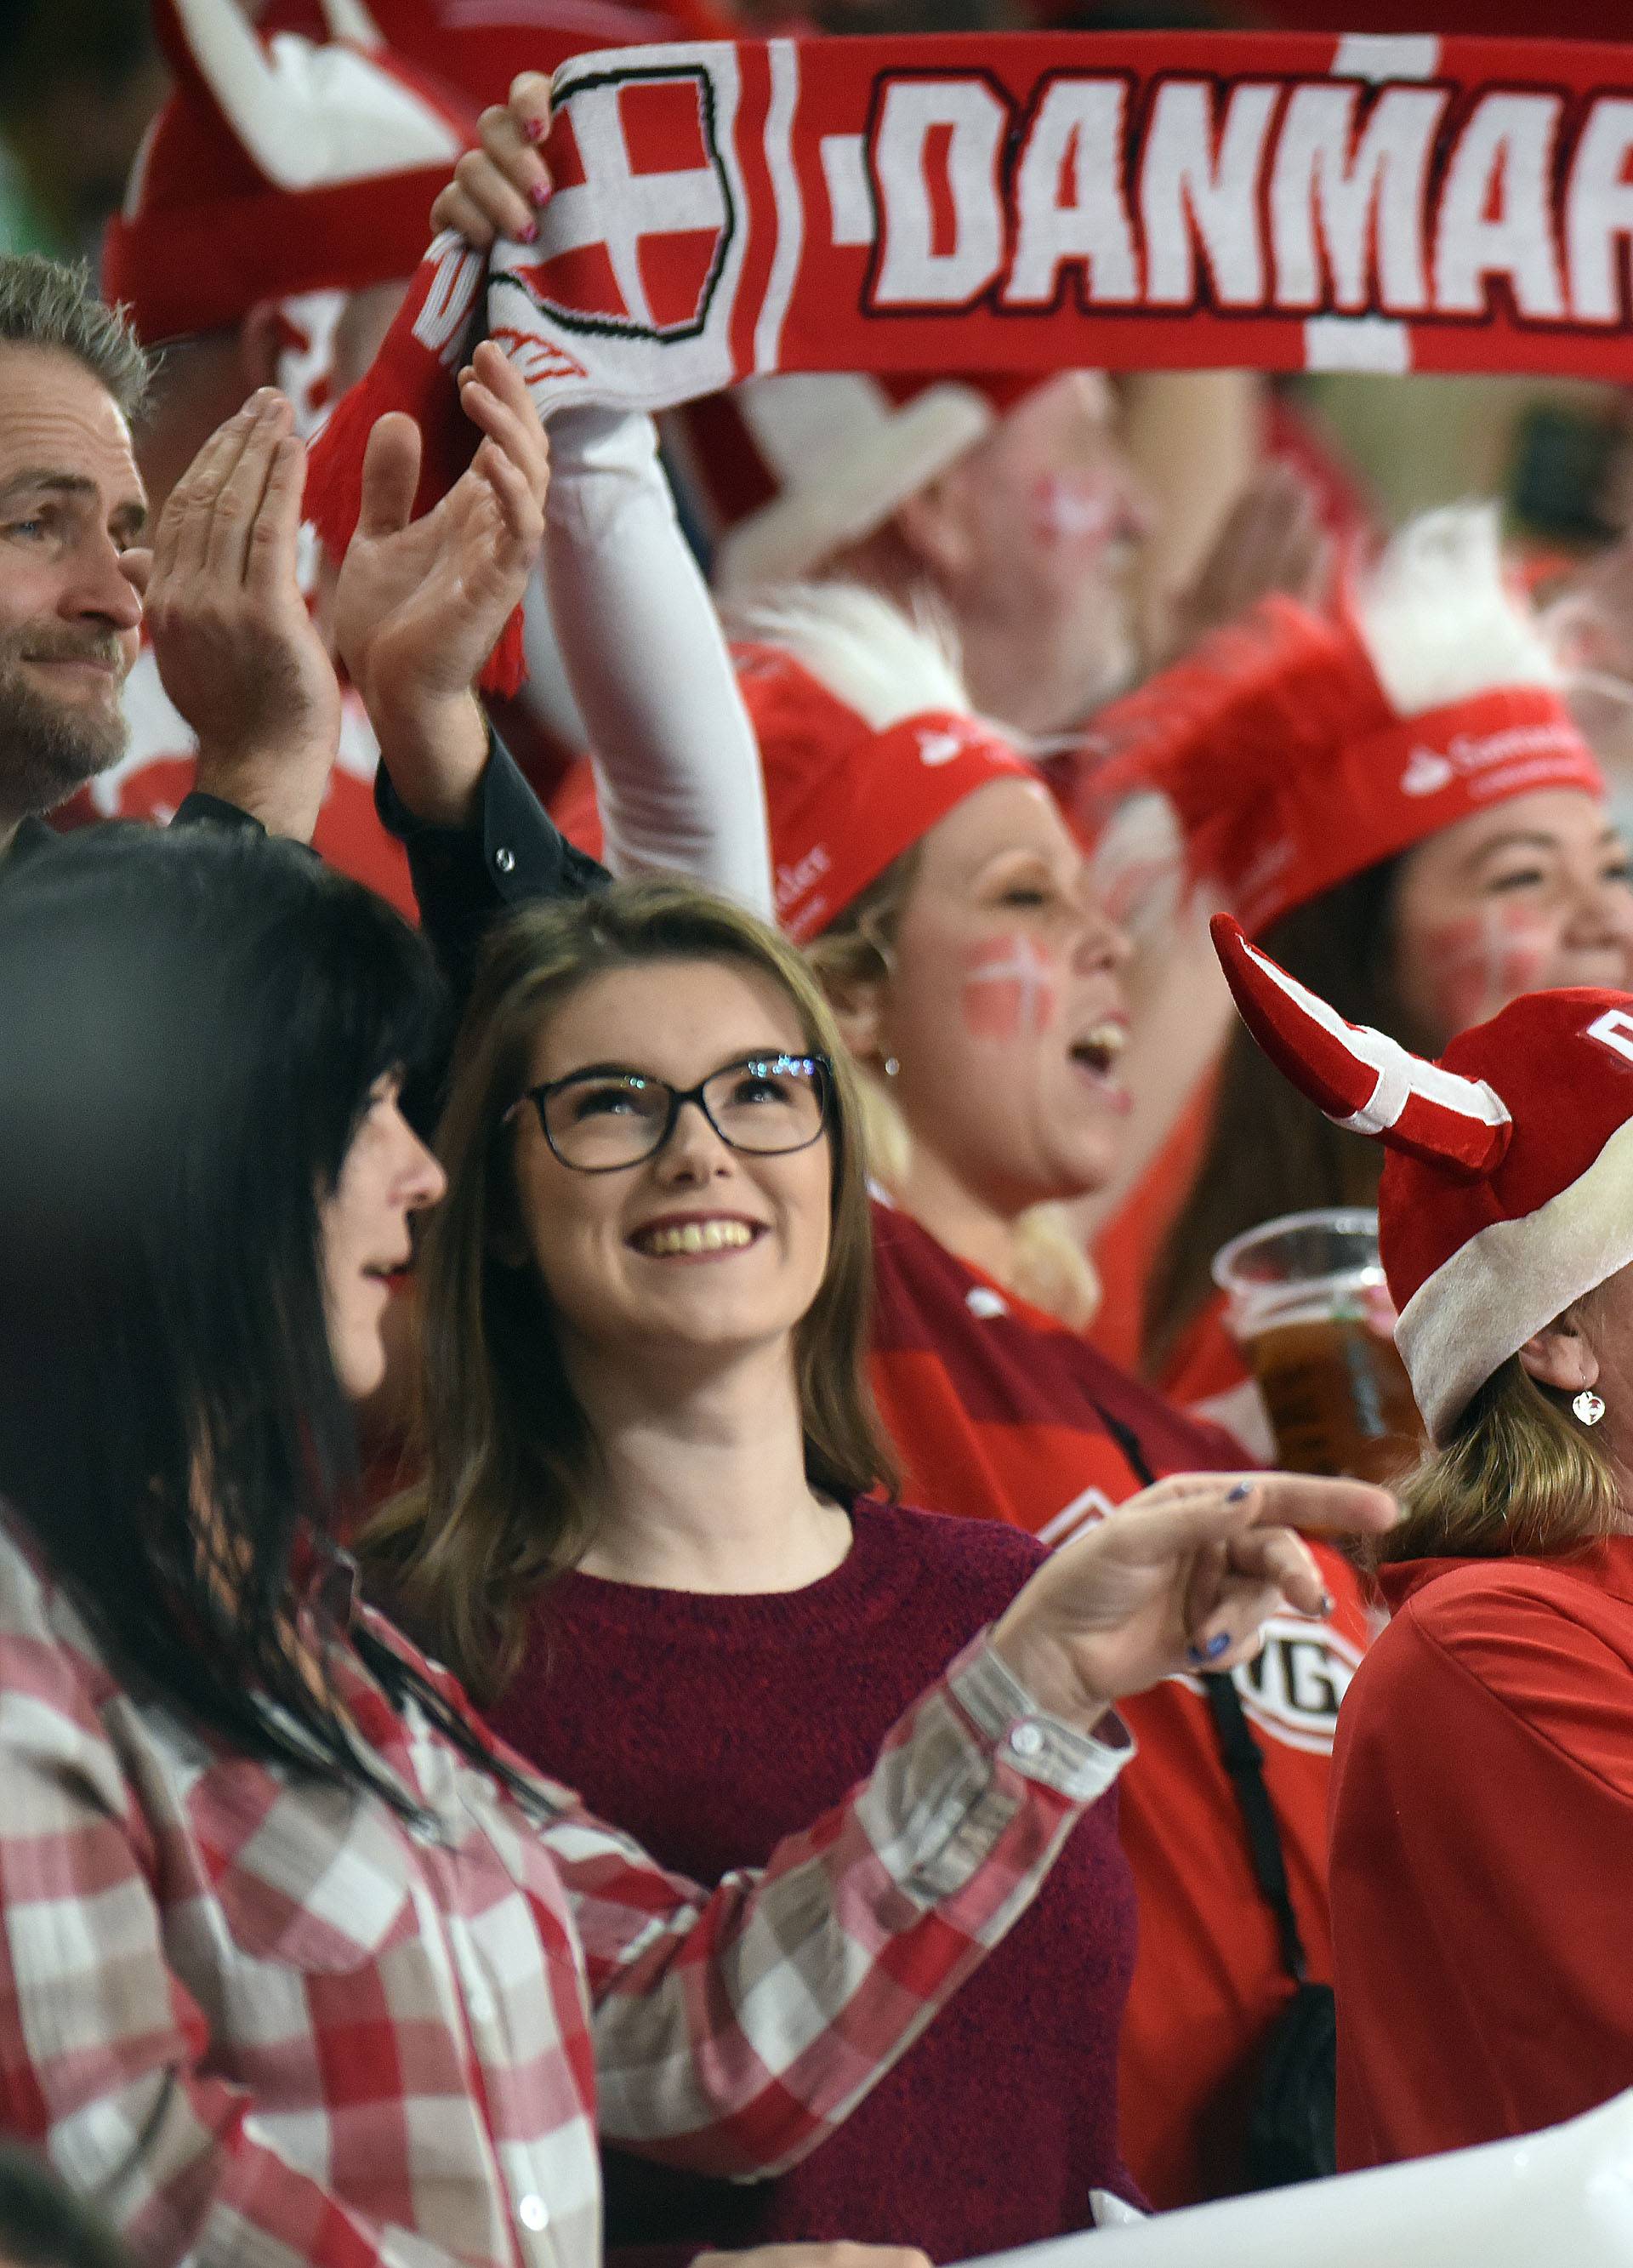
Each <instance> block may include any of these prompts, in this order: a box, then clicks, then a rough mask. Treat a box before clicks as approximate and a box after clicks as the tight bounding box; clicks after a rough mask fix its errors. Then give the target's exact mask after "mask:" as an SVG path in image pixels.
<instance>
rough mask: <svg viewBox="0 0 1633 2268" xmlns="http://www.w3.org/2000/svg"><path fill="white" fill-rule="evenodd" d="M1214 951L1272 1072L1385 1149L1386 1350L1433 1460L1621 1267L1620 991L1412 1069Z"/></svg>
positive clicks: (1632, 1086) (1473, 1035)
mask: <svg viewBox="0 0 1633 2268" xmlns="http://www.w3.org/2000/svg"><path fill="white" fill-rule="evenodd" d="M1213 938H1214V944H1215V946H1216V947H1217V951H1218V955H1219V959H1220V961H1221V963H1222V964H1223V966H1224V969H1225V977H1226V980H1227V982H1228V983H1229V984H1230V988H1231V990H1232V994H1233V995H1234V997H1235V1000H1236V1005H1237V1006H1238V1008H1239V1010H1240V1011H1241V1014H1242V1018H1243V1020H1244V1021H1245V1022H1246V1024H1247V1028H1248V1030H1249V1031H1250V1032H1251V1033H1252V1034H1253V1035H1254V1039H1255V1040H1256V1041H1257V1042H1259V1045H1260V1046H1261V1047H1262V1049H1264V1051H1265V1053H1266V1055H1268V1056H1269V1058H1270V1060H1271V1062H1272V1063H1273V1064H1276V1068H1277V1070H1278V1071H1282V1072H1284V1074H1285V1076H1286V1077H1287V1078H1288V1079H1291V1081H1292V1083H1293V1085H1294V1086H1297V1087H1298V1088H1299V1089H1300V1090H1301V1092H1302V1093H1304V1094H1307V1095H1308V1096H1309V1098H1310V1100H1311V1101H1313V1103H1315V1104H1316V1105H1317V1106H1318V1107H1319V1108H1320V1109H1321V1110H1323V1111H1325V1113H1326V1114H1327V1116H1328V1117H1329V1118H1330V1119H1332V1120H1333V1121H1334V1123H1335V1124H1336V1125H1339V1126H1344V1127H1348V1128H1350V1129H1351V1130H1353V1131H1354V1132H1356V1133H1357V1134H1369V1135H1372V1137H1374V1138H1375V1139H1377V1140H1379V1141H1380V1142H1382V1143H1384V1144H1385V1145H1387V1149H1388V1152H1389V1155H1388V1157H1387V1160H1385V1163H1384V1171H1383V1178H1382V1181H1381V1182H1380V1184H1379V1192H1378V1218H1379V1243H1380V1246H1381V1248H1382V1255H1383V1263H1384V1272H1385V1274H1386V1275H1387V1278H1388V1280H1389V1291H1390V1295H1391V1297H1392V1298H1393V1299H1394V1303H1395V1306H1396V1308H1397V1309H1398V1310H1399V1313H1400V1321H1399V1322H1398V1323H1397V1325H1396V1327H1395V1343H1396V1344H1397V1345H1398V1346H1399V1348H1400V1350H1401V1359H1403V1361H1404V1362H1405V1364H1406V1367H1407V1370H1408V1372H1409V1375H1410V1377H1411V1381H1412V1391H1413V1393H1414V1394H1415V1395H1416V1398H1417V1406H1418V1408H1419V1410H1421V1411H1422V1412H1423V1422H1424V1424H1425V1425H1427V1426H1428V1428H1429V1433H1430V1438H1431V1440H1434V1441H1436V1442H1438V1443H1441V1444H1442V1445H1444V1443H1445V1441H1446V1440H1448V1439H1449V1437H1450V1435H1451V1433H1452V1432H1453V1428H1454V1426H1455V1425H1456V1423H1457V1420H1458V1418H1460V1416H1461V1414H1462V1412H1463V1411H1464V1410H1465V1409H1467V1405H1468V1402H1469V1399H1470V1397H1471V1396H1472V1395H1474V1394H1475V1392H1476V1391H1477V1389H1478V1388H1480V1387H1481V1386H1482V1385H1483V1384H1484V1383H1485V1381H1486V1380H1487V1379H1488V1378H1490V1376H1491V1374H1492V1373H1493V1372H1494V1371H1495V1370H1497V1368H1498V1367H1499V1366H1501V1365H1502V1364H1503V1363H1504V1362H1506V1361H1507V1359H1508V1358H1509V1357H1510V1356H1511V1355H1513V1354H1517V1353H1518V1352H1519V1349H1520V1348H1521V1347H1522V1346H1524V1344H1526V1340H1527V1339H1528V1338H1530V1337H1532V1336H1533V1334H1534V1333H1535V1332H1537V1331H1540V1330H1541V1329H1543V1328H1544V1326H1545V1325H1547V1324H1548V1323H1551V1322H1553V1321H1554V1319H1555V1317H1556V1315H1560V1314H1563V1312H1564V1310H1565V1309H1566V1308H1567V1307H1570V1303H1571V1301H1572V1300H1579V1299H1581V1298H1582V1297H1583V1295H1584V1294H1585V1292H1591V1291H1593V1288H1594V1286H1595V1285H1599V1284H1602V1283H1603V1282H1604V1281H1605V1279H1606V1278H1607V1277H1610V1276H1614V1275H1615V1273H1616V1271H1617V1270H1618V1269H1622V1268H1625V1267H1627V1266H1628V1265H1629V1263H1633V993H1626V992H1597V991H1586V990H1575V991H1559V992H1529V993H1526V995H1525V996H1524V997H1523V998H1520V999H1519V1000H1514V1001H1511V1002H1510V1004H1509V1005H1508V1006H1507V1007H1506V1008H1504V1009H1503V1010H1502V1011H1501V1013H1499V1014H1497V1015H1496V1016H1493V1017H1492V1018H1491V1020H1490V1022H1489V1023H1484V1024H1476V1025H1475V1026H1474V1027H1473V1028H1472V1029H1471V1030H1469V1031H1467V1032H1461V1033H1460V1034H1459V1035H1458V1036H1457V1038H1456V1039H1454V1040H1453V1042H1452V1043H1451V1045H1450V1046H1449V1047H1448V1048H1447V1049H1446V1051H1445V1054H1444V1056H1442V1057H1441V1058H1440V1061H1439V1062H1438V1064H1433V1063H1426V1062H1424V1061H1423V1059H1422V1057H1417V1056H1415V1055H1412V1054H1411V1053H1410V1052H1409V1050H1408V1049H1405V1048H1403V1047H1401V1046H1400V1045H1399V1044H1398V1042H1395V1041H1394V1040H1392V1039H1389V1038H1387V1037H1386V1036H1385V1035H1384V1034H1383V1033H1381V1032H1375V1031H1372V1030H1371V1029H1369V1028H1368V1027H1366V1026H1365V1025H1359V1024H1351V1023H1348V1022H1346V1021H1345V1020H1344V1019H1343V1018H1342V1016H1340V1015H1339V1014H1338V1013H1336V1012H1335V1010H1334V1009H1333V1008H1331V1007H1329V1006H1328V1004H1327V1002H1326V1001H1325V1000H1322V999H1320V998H1318V996H1317V995H1316V994H1315V993H1313V992H1312V991H1311V990H1309V989H1308V988H1307V987H1306V986H1305V985H1303V984H1300V983H1298V981H1297V979H1296V978H1294V977H1291V976H1289V975H1288V973H1287V971H1286V970H1285V969H1284V968H1279V967H1278V966H1277V964H1276V962H1275V961H1272V960H1271V959H1270V958H1269V955H1268V954H1264V953H1262V952H1261V951H1260V949H1259V948H1258V946H1254V945H1250V944H1249V943H1248V941H1247V938H1246V937H1245V936H1244V935H1243V933H1242V931H1241V928H1240V927H1239V924H1237V923H1235V922H1234V921H1232V920H1231V919H1230V918H1229V917H1228V916H1225V915H1220V916H1217V917H1216V918H1215V920H1214V923H1213ZM1562 1097H1567V1098H1568V1099H1569V1101H1568V1107H1566V1108H1562V1105H1561V1098H1562Z"/></svg>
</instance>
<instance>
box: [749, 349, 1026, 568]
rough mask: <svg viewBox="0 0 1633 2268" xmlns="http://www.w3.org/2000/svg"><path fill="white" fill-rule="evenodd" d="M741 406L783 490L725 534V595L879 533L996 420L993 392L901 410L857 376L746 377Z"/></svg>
mask: <svg viewBox="0 0 1633 2268" xmlns="http://www.w3.org/2000/svg"><path fill="white" fill-rule="evenodd" d="M737 406H738V408H739V410H740V412H741V414H742V416H743V419H744V422H745V423H746V424H747V427H748V429H749V431H750V432H751V433H752V434H753V436H754V443H755V446H756V447H757V448H758V449H759V451H760V453H761V456H762V457H763V458H764V459H765V460H766V463H767V465H768V466H769V468H770V469H771V471H772V472H773V473H774V474H775V475H776V478H777V480H778V482H779V483H780V485H781V491H782V492H781V494H780V495H779V496H777V497H776V498H775V499H774V500H773V501H772V502H771V503H770V504H762V505H761V507H760V509H759V510H758V511H757V512H750V513H749V514H748V515H747V518H746V519H742V520H740V521H739V523H738V525H737V526H736V527H734V528H732V530H731V532H730V533H729V534H726V535H725V536H723V537H722V539H721V541H720V545H719V549H718V550H717V553H716V556H715V581H716V584H717V587H718V588H719V589H720V590H722V591H725V592H732V591H740V590H742V589H744V588H745V587H746V586H747V585H749V584H751V583H774V582H783V581H790V580H796V579H798V578H799V577H800V576H803V575H809V574H810V573H811V572H812V571H813V569H815V568H817V567H820V565H821V564H822V563H823V561H824V560H826V559H828V558H830V557H831V556H833V554H834V553H835V551H839V550H842V549H843V548H844V547H845V545H846V544H849V543H857V542H859V541H861V539H862V538H863V537H864V536H865V535H871V534H872V533H873V532H874V530H875V529H876V528H879V527H882V526H883V525H884V523H885V521H886V520H887V519H889V517H890V515H891V513H892V512H894V510H895V509H896V506H897V505H898V504H904V503H905V502H906V501H907V499H908V497H910V496H911V495H912V494H913V493H914V491H915V490H917V489H921V488H923V486H924V484H925V482H927V481H933V480H934V479H935V478H936V476H937V475H938V474H939V473H944V472H945V471H946V470H947V468H948V467H949V466H951V465H953V464H956V462H957V461H958V460H959V459H960V457H961V456H962V455H963V454H964V453H965V451H966V450H967V449H971V448H973V447H974V446H975V443H976V442H977V441H980V440H982V439H983V438H985V436H986V435H987V434H988V433H989V432H990V431H991V430H992V427H993V425H994V424H995V423H996V422H997V419H996V416H995V413H994V410H993V408H992V405H991V403H990V402H989V401H988V400H987V399H986V397H985V396H984V395H983V394H979V393H977V391H976V390H975V387H973V386H963V385H960V383H959V382H958V381H957V380H956V379H942V380H940V381H938V383H937V384H935V385H933V386H930V387H926V388H925V390H924V392H923V394H918V395H916V397H915V399H914V400H913V401H908V402H906V403H904V404H901V405H900V406H899V405H898V404H897V403H895V402H894V401H892V400H891V398H890V396H889V395H888V394H886V392H885V389H884V388H883V387H881V386H879V384H878V382H877V381H876V380H875V379H871V378H867V377H864V376H863V375H862V374H861V373H859V372H857V373H850V372H815V373H813V374H811V375H808V376H803V375H802V376H793V375H790V376H788V377H783V378H762V379H748V380H747V382H746V383H745V384H744V385H743V386H741V387H739V388H738V393H737Z"/></svg>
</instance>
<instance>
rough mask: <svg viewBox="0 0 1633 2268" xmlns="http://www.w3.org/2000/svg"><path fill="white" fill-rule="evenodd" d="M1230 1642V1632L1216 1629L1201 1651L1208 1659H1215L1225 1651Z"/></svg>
mask: <svg viewBox="0 0 1633 2268" xmlns="http://www.w3.org/2000/svg"><path fill="white" fill-rule="evenodd" d="M1230 1643H1231V1634H1230V1632H1229V1631H1215V1632H1214V1634H1213V1636H1212V1637H1211V1638H1210V1639H1209V1641H1208V1643H1207V1645H1206V1646H1203V1653H1204V1654H1205V1655H1206V1657H1207V1659H1208V1660H1209V1661H1217V1660H1218V1659H1219V1656H1220V1655H1221V1654H1222V1653H1224V1652H1225V1649H1226V1648H1227V1647H1228V1646H1229V1645H1230Z"/></svg>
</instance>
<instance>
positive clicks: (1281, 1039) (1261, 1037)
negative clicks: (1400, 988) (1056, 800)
mask: <svg viewBox="0 0 1633 2268" xmlns="http://www.w3.org/2000/svg"><path fill="white" fill-rule="evenodd" d="M1210 927H1211V929H1212V932H1213V943H1214V950H1215V951H1216V952H1217V954H1218V956H1219V961H1220V965H1221V966H1222V967H1223V968H1224V970H1225V982H1226V983H1227V984H1229V986H1230V988H1231V995H1232V998H1233V999H1234V1000H1235V1002H1236V1005H1237V1007H1238V1008H1239V1010H1240V1012H1241V1018H1242V1021H1243V1022H1244V1023H1245V1024H1246V1025H1247V1028H1248V1030H1249V1031H1250V1032H1251V1033H1252V1034H1253V1035H1254V1039H1255V1040H1257V1042H1259V1045H1260V1046H1261V1047H1262V1049H1264V1052H1265V1054H1266V1055H1267V1056H1269V1058H1270V1061H1271V1062H1272V1063H1273V1064H1275V1065H1276V1069H1277V1071H1280V1072H1281V1073H1282V1076H1283V1077H1284V1079H1291V1082H1292V1084H1293V1085H1294V1086H1296V1087H1298V1090H1299V1091H1300V1093H1301V1094H1307V1095H1308V1096H1309V1098H1310V1100H1311V1101H1312V1102H1313V1103H1314V1105H1315V1106H1316V1108H1317V1109H1318V1110H1321V1111H1324V1112H1325V1113H1326V1115H1327V1116H1328V1118H1330V1119H1331V1120H1332V1122H1333V1123H1334V1125H1335V1126H1342V1127H1345V1128H1347V1129H1348V1130H1350V1132H1351V1133H1355V1134H1371V1135H1372V1136H1374V1137H1375V1138H1376V1139H1377V1140H1379V1141H1380V1142H1382V1143H1384V1144H1386V1145H1387V1147H1388V1148H1390V1149H1391V1150H1399V1151H1401V1152H1404V1154H1405V1155H1406V1156H1407V1157H1409V1158H1417V1159H1419V1160H1422V1161H1423V1164H1424V1165H1429V1166H1438V1167H1441V1168H1442V1170H1443V1171H1445V1172H1446V1173H1448V1174H1452V1175H1456V1176H1458V1177H1459V1178H1460V1179H1466V1180H1468V1181H1475V1180H1477V1179H1478V1178H1479V1177H1481V1176H1482V1175H1487V1174H1490V1172H1491V1171H1492V1170H1493V1168H1494V1167H1496V1166H1497V1164H1498V1163H1499V1162H1500V1160H1502V1158H1503V1156H1504V1152H1506V1150H1507V1148H1508V1145H1509V1140H1510V1138H1511V1137H1512V1133H1513V1130H1514V1129H1513V1121H1512V1118H1511V1117H1510V1116H1509V1114H1508V1106H1507V1105H1506V1103H1504V1101H1503V1099H1502V1097H1501V1096H1500V1095H1499V1094H1495V1093H1494V1092H1493V1091H1492V1089H1491V1088H1490V1086H1487V1084H1486V1082H1485V1081H1484V1079H1478V1080H1476V1079H1460V1078H1459V1077H1458V1075H1457V1073H1456V1072H1455V1071H1443V1070H1442V1069H1441V1067H1440V1065H1439V1064H1432V1063H1426V1062H1425V1061H1424V1060H1423V1057H1421V1056H1415V1055H1413V1054H1412V1053H1411V1051H1410V1050H1409V1049H1407V1048H1403V1047H1402V1046H1401V1043H1400V1042H1399V1041H1398V1040H1392V1039H1390V1038H1389V1037H1388V1035H1387V1033H1384V1032H1375V1031H1373V1030H1372V1027H1371V1026H1370V1025H1367V1024H1350V1023H1347V1022H1346V1021H1345V1020H1344V1019H1343V1017H1342V1016H1341V1015H1340V1014H1339V1013H1338V1012H1337V1010H1336V1009H1335V1008H1329V1007H1328V1005H1327V1003H1326V1001H1325V1000H1323V999H1321V998H1319V996H1318V995H1317V994H1315V993H1313V992H1312V991H1310V990H1308V988H1307V987H1306V986H1305V985H1303V984H1300V983H1299V982H1298V978H1297V977H1295V976H1289V975H1288V973H1287V971H1286V970H1285V969H1284V968H1281V967H1280V966H1279V965H1278V964H1277V963H1276V961H1272V960H1271V959H1270V956H1269V954H1268V953H1261V952H1260V950H1259V948H1258V946H1255V945H1250V944H1249V943H1248V941H1247V938H1246V937H1245V936H1244V935H1243V933H1242V929H1241V924H1239V922H1237V921H1234V920H1232V917H1231V916H1230V915H1229V914H1216V915H1215V916H1214V917H1213V921H1212V923H1211V924H1210Z"/></svg>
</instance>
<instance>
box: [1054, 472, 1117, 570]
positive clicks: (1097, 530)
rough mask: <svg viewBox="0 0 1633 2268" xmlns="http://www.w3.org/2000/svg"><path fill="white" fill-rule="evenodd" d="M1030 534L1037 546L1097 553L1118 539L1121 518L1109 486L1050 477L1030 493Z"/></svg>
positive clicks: (1058, 475)
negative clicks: (1036, 541)
mask: <svg viewBox="0 0 1633 2268" xmlns="http://www.w3.org/2000/svg"><path fill="white" fill-rule="evenodd" d="M1031 518H1032V532H1033V535H1034V536H1036V537H1037V539H1038V541H1040V542H1041V543H1046V544H1049V545H1051V546H1053V545H1060V546H1062V547H1063V548H1064V547H1066V546H1070V547H1071V548H1073V549H1079V550H1083V551H1100V550H1102V549H1104V548H1105V546H1106V545H1107V543H1108V542H1110V541H1113V539H1114V538H1115V537H1116V536H1118V535H1120V534H1122V525H1121V520H1122V515H1121V512H1120V511H1119V508H1118V499H1117V494H1116V491H1115V490H1114V487H1113V486H1112V485H1111V483H1110V482H1105V481H1094V480H1085V479H1084V478H1082V477H1081V476H1080V475H1070V474H1066V473H1050V474H1048V475H1045V476H1044V478H1043V479H1041V480H1040V481H1038V482H1036V483H1035V484H1034V486H1033V491H1032V514H1031Z"/></svg>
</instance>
